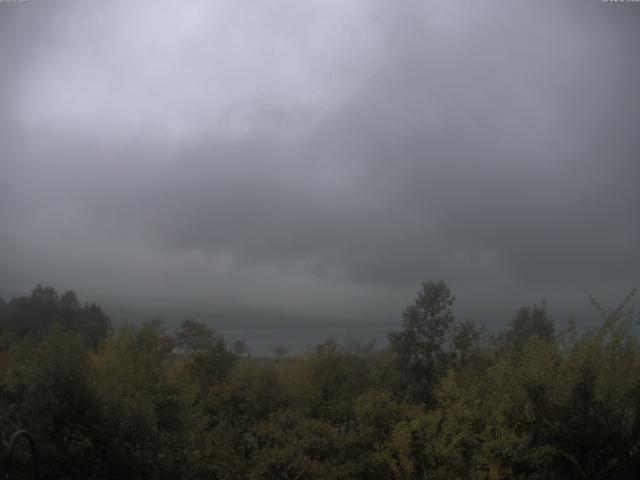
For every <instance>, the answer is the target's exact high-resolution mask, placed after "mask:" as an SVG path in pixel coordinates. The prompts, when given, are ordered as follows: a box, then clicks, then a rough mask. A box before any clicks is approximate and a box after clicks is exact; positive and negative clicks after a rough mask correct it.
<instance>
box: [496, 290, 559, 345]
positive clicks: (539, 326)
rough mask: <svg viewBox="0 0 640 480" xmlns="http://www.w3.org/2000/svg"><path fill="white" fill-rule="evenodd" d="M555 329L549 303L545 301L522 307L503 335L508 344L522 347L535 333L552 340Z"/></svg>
mask: <svg viewBox="0 0 640 480" xmlns="http://www.w3.org/2000/svg"><path fill="white" fill-rule="evenodd" d="M554 330H555V329H554V324H553V321H552V320H551V318H550V317H549V314H548V312H547V305H546V303H545V302H544V301H543V302H542V304H540V305H533V306H527V307H522V308H520V309H519V310H518V313H517V314H516V317H515V318H514V319H513V321H512V322H511V323H510V324H509V327H508V328H507V330H506V332H505V333H504V336H503V337H504V341H505V342H506V344H507V345H509V346H511V347H513V348H521V347H522V346H523V345H524V344H525V342H526V341H527V340H529V338H531V337H532V336H533V335H537V336H539V337H540V338H543V339H546V340H551V339H552V338H553V334H554Z"/></svg>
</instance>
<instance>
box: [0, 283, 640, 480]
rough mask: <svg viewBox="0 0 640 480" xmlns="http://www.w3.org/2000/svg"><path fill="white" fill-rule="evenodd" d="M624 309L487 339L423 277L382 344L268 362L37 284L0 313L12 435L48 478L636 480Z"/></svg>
mask: <svg viewBox="0 0 640 480" xmlns="http://www.w3.org/2000/svg"><path fill="white" fill-rule="evenodd" d="M630 298H631V296H629V297H628V298H627V300H626V301H625V302H623V304H622V305H620V307H619V308H617V309H616V310H615V311H613V312H605V311H604V310H603V309H602V308H601V307H600V306H599V305H598V304H597V302H596V301H595V300H594V299H591V300H592V303H593V305H594V307H595V308H597V309H599V311H600V313H601V314H602V317H603V319H602V324H601V325H600V326H599V328H597V329H593V330H590V331H587V332H578V331H577V329H576V327H575V322H573V321H568V322H567V324H566V325H558V326H557V327H554V324H553V322H552V321H551V319H550V318H549V316H548V314H547V311H546V308H545V305H544V304H541V305H535V306H529V307H523V308H521V309H520V310H519V311H518V312H515V315H514V319H513V321H512V322H511V323H510V324H509V325H508V326H507V328H506V329H505V330H504V331H502V332H500V333H498V334H495V335H492V334H489V333H488V332H486V331H485V330H483V329H482V328H478V327H477V326H476V325H474V324H473V323H469V322H464V323H459V322H456V320H455V318H454V316H453V313H452V309H451V308H452V306H453V304H454V297H453V295H452V293H451V292H450V290H449V288H448V287H447V286H446V285H445V284H444V283H442V282H428V283H425V284H424V285H423V286H422V289H421V291H420V292H419V294H418V297H417V299H416V302H415V304H413V305H411V306H409V307H407V309H406V310H405V311H404V312H403V314H402V323H400V322H399V324H398V329H397V331H395V332H390V334H389V340H390V345H389V347H388V348H386V349H375V348H373V347H372V346H354V345H350V346H348V347H347V346H341V345H339V344H337V343H336V342H335V341H332V340H330V339H329V340H327V341H326V342H325V343H323V344H321V345H317V346H315V347H314V348H311V349H309V351H308V353H307V354H306V355H304V356H302V357H295V358H287V357H284V356H282V357H279V358H277V359H275V358H274V359H265V358H252V357H251V356H250V355H247V352H246V349H243V348H240V347H242V345H236V348H235V349H234V348H232V347H231V346H230V345H228V344H227V343H226V342H225V340H224V338H222V336H221V335H219V334H218V333H216V332H215V330H213V329H212V328H211V327H210V326H207V325H204V324H202V323H199V322H197V321H195V320H186V321H185V322H183V324H182V325H181V327H180V328H179V329H178V330H177V331H175V332H169V331H166V330H165V329H164V328H163V326H162V324H161V323H159V322H147V323H145V324H142V325H140V326H131V325H128V326H123V327H120V328H116V329H114V328H112V327H111V325H110V322H109V319H108V317H107V315H106V314H105V313H104V312H103V311H102V310H101V309H100V307H98V306H96V305H92V304H89V305H83V304H80V303H79V302H78V300H77V298H76V296H75V294H74V293H73V292H67V293H64V294H58V293H57V292H56V291H55V290H54V289H53V288H43V287H37V288H36V289H35V290H34V291H33V293H32V294H31V295H30V296H28V297H22V298H15V299H13V300H10V301H8V302H0V328H1V332H0V333H1V336H0V345H1V347H2V352H0V432H1V433H2V434H3V435H4V436H5V437H6V436H7V435H9V434H10V433H11V432H13V431H15V430H16V429H20V428H24V429H27V430H29V431H30V432H31V433H32V434H33V436H34V438H35V439H36V443H37V445H38V449H39V451H40V466H41V473H42V475H43V476H44V477H45V478H52V479H53V478H55V479H62V478H69V479H167V480H168V479H256V480H258V479H278V480H280V479H284V480H294V479H297V480H301V479H336V480H337V479H363V480H364V479H425V478H429V479H458V478H461V479H486V478H489V479H501V478H510V479H519V478H522V479H524V478H540V479H543V478H544V479H550V478H553V479H556V478H559V479H562V478H583V479H596V478H599V479H607V478H611V479H613V478H616V479H619V478H637V477H635V475H636V474H637V472H640V349H639V345H638V341H637V339H636V337H635V336H634V334H633V331H632V326H633V325H632V313H630V312H628V311H627V310H626V308H627V305H628V303H629V302H628V301H629V300H630ZM5 440H6V438H5Z"/></svg>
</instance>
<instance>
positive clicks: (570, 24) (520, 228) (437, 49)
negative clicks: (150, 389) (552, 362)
mask: <svg viewBox="0 0 640 480" xmlns="http://www.w3.org/2000/svg"><path fill="white" fill-rule="evenodd" d="M343 3H344V2H335V3H332V2H322V3H321V4H320V3H319V2H294V1H291V2H284V3H282V4H281V5H280V4H279V6H278V8H276V7H275V6H266V5H265V6H261V7H255V6H249V5H241V4H239V3H237V2H229V3H221V2H216V3H215V4H212V3H210V2H198V1H194V2H189V3H188V4H184V3H180V4H177V3H176V2H166V3H163V2H150V1H140V2H135V3H134V4H125V3H123V2H100V3H93V2H83V3H78V2H65V1H59V2H47V4H46V6H45V4H44V2H28V5H27V4H0V26H1V27H4V26H5V25H6V26H9V27H7V29H5V28H1V29H0V32H1V33H0V36H1V38H0V40H2V46H1V47H0V60H2V64H3V70H4V71H5V72H7V74H5V75H4V79H3V80H4V81H3V85H4V87H3V91H2V92H0V98H1V99H2V101H3V104H4V105H5V108H3V110H2V111H1V112H0V126H2V131H1V132H0V139H1V140H2V142H1V143H0V154H1V155H2V156H1V160H0V171H1V172H2V176H1V177H0V200H1V201H2V204H1V205H0V215H1V216H2V224H3V226H4V227H3V232H2V233H0V268H1V269H2V270H3V271H4V272H5V274H4V275H3V276H4V278H3V280H2V281H3V285H2V286H4V288H11V286H12V285H17V287H13V288H25V287H26V286H28V284H30V283H35V282H41V281H45V282H54V283H56V284H58V285H60V286H64V287H67V286H69V287H74V288H77V289H79V290H81V291H82V290H83V289H84V290H85V291H87V292H92V293H95V294H101V292H103V293H104V294H105V295H106V294H109V295H113V296H115V297H123V296H126V295H147V296H149V297H150V298H151V296H154V295H155V296H156V297H163V298H168V299H171V298H174V299H176V300H178V299H181V300H189V299H191V300H193V301H197V302H201V303H202V304H216V303H217V304H219V303H224V304H231V305H236V306H243V307H247V308H264V309H272V310H273V309H278V310H280V311H289V312H293V313H309V312H312V313H313V314H316V315H327V316H331V317H335V318H340V317H345V318H347V317H348V318H353V317H360V318H365V317H367V316H369V317H376V318H381V317H388V316H391V315H397V312H398V311H399V310H400V308H401V307H402V305H403V304H405V303H407V301H410V300H411V298H412V296H413V292H414V291H415V290H416V289H417V286H418V285H419V282H420V281H422V280H424V279H435V278H444V279H446V280H448V281H449V282H450V283H451V284H452V286H453V288H454V290H455V291H456V293H458V297H459V299H460V300H461V301H462V303H463V305H466V306H467V307H468V308H471V307H472V306H474V305H482V306H483V307H486V306H490V305H493V306H513V305H515V304H518V303H520V302H532V301H537V300H539V299H540V298H542V297H547V298H550V299H551V301H552V302H556V303H557V304H560V305H566V306H573V305H575V302H577V301H580V302H583V301H584V300H583V298H584V294H585V293H587V292H595V293H601V294H602V295H604V296H605V298H617V296H620V295H622V294H623V293H624V292H625V291H627V290H628V289H629V288H631V287H633V286H635V285H637V282H638V279H639V274H638V272H640V259H639V258H640V257H638V255H637V248H638V246H639V245H640V217H639V216H638V215H637V213H638V207H639V206H640V189H638V188H637V184H638V180H639V179H640V159H639V158H638V153H639V152H640V137H639V136H638V135H637V131H638V124H639V118H638V117H639V113H638V112H639V111H640V110H639V107H640V91H639V90H638V88H637V85H638V79H639V78H638V77H639V75H640V64H639V63H638V62H637V57H638V55H637V48H638V46H639V45H640V29H638V26H640V8H637V7H636V6H635V5H633V4H626V5H622V4H607V3H602V2H596V1H593V2H583V1H570V2H562V3H558V2H517V3H516V2H507V1H490V2H489V1H487V2H473V4H472V5H468V4H467V2H418V1H414V2H411V1H410V2H402V3H401V4H398V3H393V4H391V3H389V2H354V3H352V4H351V3H350V5H349V7H348V8H347V7H346V6H345V5H343ZM52 4H54V6H51V5H52ZM320 5H321V6H320ZM5 227H6V228H5Z"/></svg>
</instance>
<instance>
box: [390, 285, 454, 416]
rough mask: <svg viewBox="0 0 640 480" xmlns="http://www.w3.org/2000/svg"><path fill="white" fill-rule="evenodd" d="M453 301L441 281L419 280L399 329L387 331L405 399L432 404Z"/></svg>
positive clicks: (444, 356)
mask: <svg viewBox="0 0 640 480" xmlns="http://www.w3.org/2000/svg"><path fill="white" fill-rule="evenodd" d="M454 300H455V298H454V297H453V295H452V294H451V291H450V290H449V287H447V285H446V284H445V283H444V282H442V281H440V282H427V283H423V284H422V291H420V292H419V293H418V298H416V301H415V303H414V304H413V305H411V306H409V307H407V308H406V309H405V311H404V312H403V314H402V319H403V322H402V330H401V331H400V332H395V333H390V334H389V341H390V343H391V348H392V349H393V350H394V351H395V352H396V354H397V355H398V357H397V360H398V368H399V370H400V372H401V373H402V375H403V377H404V379H405V385H404V387H405V392H406V396H407V398H408V399H411V400H413V401H420V402H425V403H426V404H428V405H429V404H432V403H433V400H434V396H433V390H434V387H435V384H436V382H437V379H438V376H439V375H441V374H442V373H443V371H444V370H446V365H447V360H448V356H447V354H446V352H445V351H444V346H445V342H446V341H447V334H448V333H449V332H450V328H451V325H452V323H453V321H454V316H453V313H452V311H451V307H452V306H453V302H454Z"/></svg>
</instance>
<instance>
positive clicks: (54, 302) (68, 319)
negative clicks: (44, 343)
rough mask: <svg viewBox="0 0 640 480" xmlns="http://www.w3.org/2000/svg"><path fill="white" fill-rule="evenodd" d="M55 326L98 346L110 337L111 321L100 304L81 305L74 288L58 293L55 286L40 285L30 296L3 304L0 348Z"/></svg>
mask: <svg viewBox="0 0 640 480" xmlns="http://www.w3.org/2000/svg"><path fill="white" fill-rule="evenodd" d="M54 325H58V326H60V328H62V329H64V330H67V331H70V332H73V333H76V334H80V335H81V336H82V337H83V338H84V340H85V341H86V342H87V343H88V344H89V345H91V346H92V347H94V348H95V347H96V346H97V345H98V343H99V342H100V341H101V340H103V339H104V338H105V337H106V336H107V333H108V331H109V328H110V320H109V317H107V316H106V315H105V314H104V312H103V311H102V309H101V308H100V307H99V306H98V305H96V304H93V303H91V304H85V305H80V303H79V302H78V299H77V297H76V294H75V293H74V292H73V291H71V290H69V291H68V292H65V293H63V294H62V295H59V294H58V293H57V292H56V290H55V289H54V288H52V287H43V286H41V285H38V286H37V287H36V288H34V289H33V292H31V295H29V296H28V297H18V298H14V299H12V300H11V301H10V302H9V303H8V304H5V305H3V306H0V348H4V349H6V348H8V347H9V345H10V344H11V343H12V342H13V341H14V340H16V339H20V338H24V337H31V338H34V339H36V340H38V339H41V338H43V337H45V336H46V335H47V333H48V332H49V330H50V329H51V328H52V327H53V326H54Z"/></svg>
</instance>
